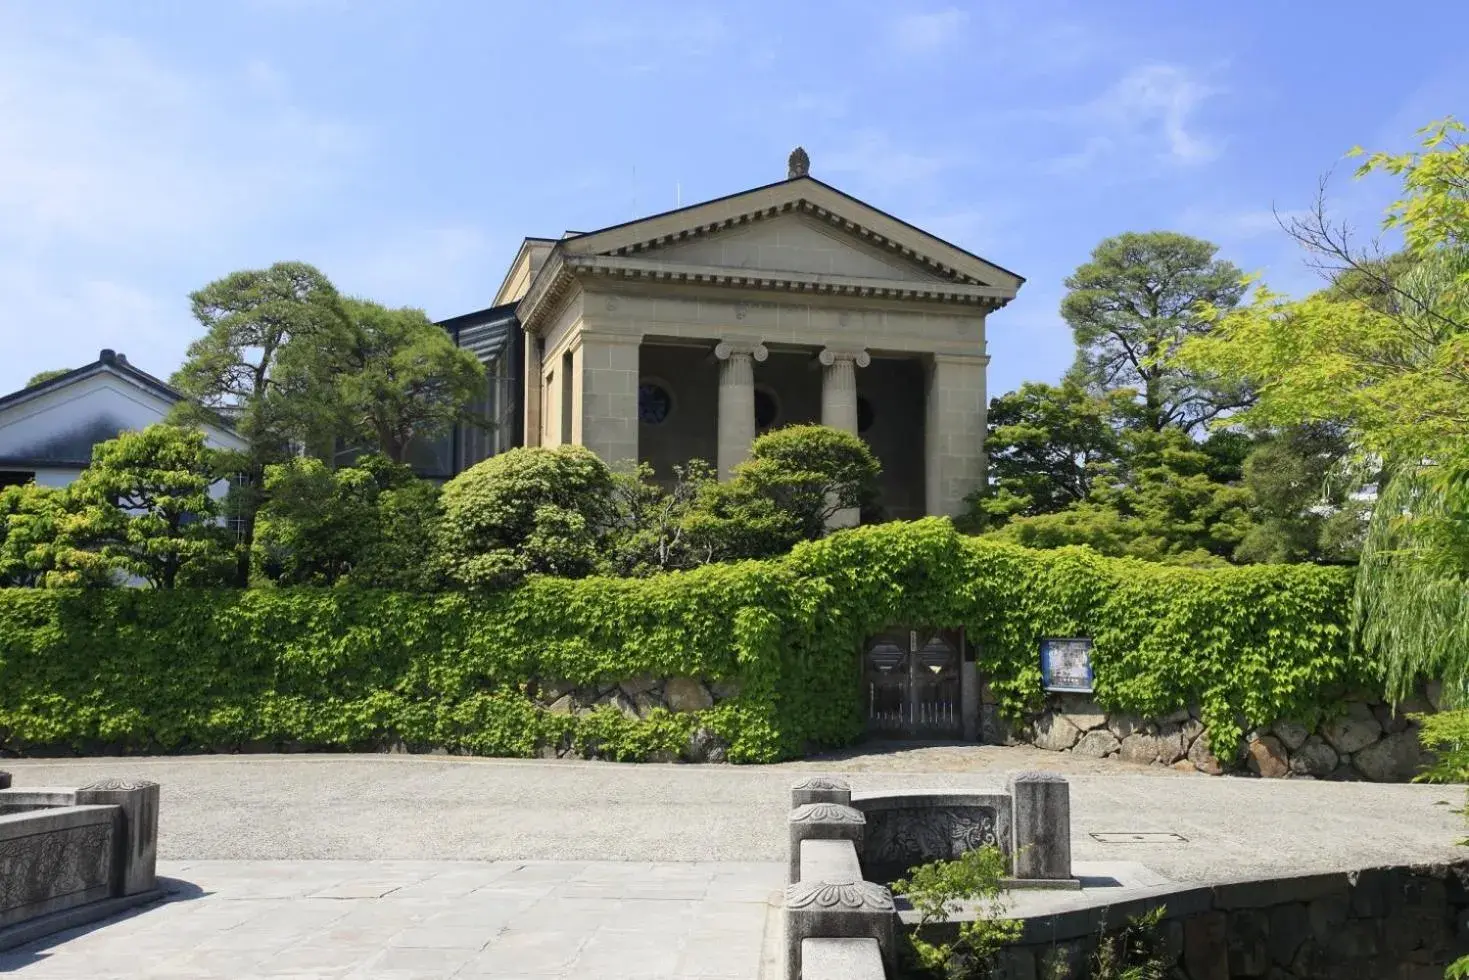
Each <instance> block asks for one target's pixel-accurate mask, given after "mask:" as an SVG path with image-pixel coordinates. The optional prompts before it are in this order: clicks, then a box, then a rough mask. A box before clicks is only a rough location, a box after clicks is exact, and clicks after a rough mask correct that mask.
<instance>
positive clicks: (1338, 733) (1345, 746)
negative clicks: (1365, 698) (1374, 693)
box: [1321, 701, 1382, 755]
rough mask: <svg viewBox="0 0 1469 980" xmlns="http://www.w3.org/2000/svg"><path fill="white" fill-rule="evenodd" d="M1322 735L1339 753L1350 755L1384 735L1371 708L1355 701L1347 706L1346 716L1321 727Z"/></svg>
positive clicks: (1334, 719)
mask: <svg viewBox="0 0 1469 980" xmlns="http://www.w3.org/2000/svg"><path fill="white" fill-rule="evenodd" d="M1321 735H1322V736H1323V737H1324V738H1325V739H1326V741H1328V742H1330V743H1331V747H1332V748H1334V749H1336V751H1337V752H1339V753H1341V754H1343V755H1350V754H1351V753H1353V752H1356V751H1357V750H1358V749H1365V748H1366V747H1367V746H1369V745H1371V744H1372V743H1373V742H1375V741H1377V739H1378V738H1379V737H1380V736H1381V735H1382V726H1381V725H1379V724H1378V723H1377V719H1376V718H1375V717H1373V715H1372V709H1371V708H1369V707H1367V705H1365V704H1363V703H1361V702H1360V701H1354V702H1352V703H1351V704H1349V705H1347V710H1346V713H1345V714H1344V715H1342V716H1341V717H1339V718H1333V719H1332V720H1331V721H1328V722H1327V723H1326V724H1324V725H1322V726H1321Z"/></svg>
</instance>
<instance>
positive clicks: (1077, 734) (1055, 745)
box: [1035, 711, 1081, 752]
mask: <svg viewBox="0 0 1469 980" xmlns="http://www.w3.org/2000/svg"><path fill="white" fill-rule="evenodd" d="M1079 738H1081V730H1080V729H1079V728H1077V727H1076V726H1075V725H1073V724H1072V723H1071V722H1069V721H1067V720H1066V716H1065V715H1058V714H1056V713H1054V712H1050V711H1048V712H1046V713H1045V714H1043V715H1041V716H1040V718H1038V719H1036V723H1035V746H1036V748H1038V749H1048V750H1050V751H1052V752H1065V751H1066V750H1067V749H1069V748H1071V747H1072V746H1073V745H1075V744H1076V741H1077V739H1079Z"/></svg>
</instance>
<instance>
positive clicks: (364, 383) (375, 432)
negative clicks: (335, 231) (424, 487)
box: [311, 299, 485, 463]
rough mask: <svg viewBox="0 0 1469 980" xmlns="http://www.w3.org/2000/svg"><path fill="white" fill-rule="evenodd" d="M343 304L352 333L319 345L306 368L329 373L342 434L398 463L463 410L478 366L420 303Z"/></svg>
mask: <svg viewBox="0 0 1469 980" xmlns="http://www.w3.org/2000/svg"><path fill="white" fill-rule="evenodd" d="M343 305H344V308H345V310H346V313H347V316H348V318H349V319H350V320H351V324H352V330H351V332H350V334H349V338H350V339H349V341H348V343H347V345H346V346H345V347H343V348H339V349H338V348H331V347H327V346H321V347H318V348H317V349H316V353H317V355H318V356H319V357H320V358H321V361H322V363H321V364H320V365H319V366H317V368H316V369H315V370H313V371H312V372H311V374H312V375H313V376H321V375H324V374H330V375H331V376H332V377H333V378H334V380H335V396H336V397H335V404H334V405H332V406H331V410H332V411H334V412H336V413H338V414H339V418H340V424H341V430H342V431H341V435H342V436H343V437H345V438H347V439H348V440H349V441H350V442H352V443H354V444H357V445H372V446H375V447H377V450H378V451H379V452H381V453H382V454H383V455H384V456H386V457H388V459H390V460H392V461H394V462H397V463H402V462H404V461H406V459H407V457H408V451H409V449H410V447H411V446H412V445H413V444H414V443H415V441H423V440H429V439H433V438H435V437H436V436H438V435H440V434H442V433H443V432H444V431H446V430H447V429H448V428H449V427H450V426H451V425H453V423H454V422H455V421H457V420H459V419H461V418H462V417H464V412H465V406H466V405H468V403H469V402H470V401H471V400H472V399H473V398H474V397H475V396H476V395H478V394H480V393H481V392H482V391H483V390H484V387H485V370H484V366H483V365H481V364H480V362H479V359H478V358H477V357H475V356H474V354H473V353H472V352H470V351H467V350H462V349H460V348H458V347H456V346H454V342H453V341H452V340H450V339H449V335H448V334H447V333H445V332H444V331H443V330H442V329H441V328H440V327H438V326H435V325H434V323H433V322H432V321H430V320H429V318H428V317H427V316H425V315H424V313H423V311H422V310H415V309H408V308H404V309H389V308H387V307H385V306H382V305H381V304H378V303H373V302H369V301H367V300H361V299H347V300H345V301H344V304H343Z"/></svg>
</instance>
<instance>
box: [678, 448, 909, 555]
mask: <svg viewBox="0 0 1469 980" xmlns="http://www.w3.org/2000/svg"><path fill="white" fill-rule="evenodd" d="M881 472H882V470H881V467H880V466H879V465H878V462H877V457H875V456H873V455H872V450H871V449H869V448H868V447H867V444H866V443H865V442H863V441H862V440H861V439H860V438H859V437H857V436H855V435H853V434H852V433H850V432H844V431H842V430H840V429H833V428H830V427H828V426H824V425H789V426H785V427H784V428H780V429H773V430H771V431H770V432H767V433H765V434H764V435H762V436H760V437H758V438H757V439H756V440H755V441H754V443H753V444H751V446H750V456H749V458H748V459H746V460H745V461H744V462H742V463H740V464H739V465H738V466H737V467H735V470H734V474H733V477H732V478H731V479H730V480H729V481H728V482H727V483H708V484H706V485H705V486H704V487H703V489H702V490H701V492H700V494H699V497H698V500H697V502H696V504H695V506H694V507H693V508H692V510H691V512H690V514H689V516H688V518H687V519H686V521H685V526H686V527H687V528H688V531H689V533H690V535H691V537H692V539H693V541H694V542H695V544H696V547H698V548H701V549H708V550H709V552H710V553H712V554H714V555H716V556H717V557H718V558H720V559H729V558H762V557H767V556H770V555H778V554H783V553H785V552H787V551H789V550H790V549H791V548H793V547H795V545H796V544H797V543H798V542H801V541H815V540H817V539H818V538H821V537H823V536H825V535H826V533H827V531H828V523H829V522H830V520H831V519H832V518H833V517H835V516H836V514H837V512H838V511H843V510H850V509H856V510H859V511H862V510H868V511H870V510H871V509H872V508H873V507H875V506H876V504H877V500H878V477H879V476H880V475H881Z"/></svg>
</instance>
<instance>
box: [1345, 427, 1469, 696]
mask: <svg viewBox="0 0 1469 980" xmlns="http://www.w3.org/2000/svg"><path fill="white" fill-rule="evenodd" d="M1352 611H1353V616H1354V618H1355V619H1356V621H1357V622H1358V623H1360V624H1361V631H1362V632H1361V639H1362V642H1363V643H1364V644H1365V645H1366V646H1367V647H1368V648H1369V649H1372V650H1376V651H1378V652H1380V653H1382V654H1383V655H1384V656H1383V659H1384V662H1385V664H1386V671H1387V685H1388V691H1389V693H1390V694H1391V695H1392V696H1393V697H1394V698H1395V699H1400V698H1406V697H1408V696H1410V695H1411V694H1412V693H1413V688H1414V685H1415V684H1416V683H1417V681H1418V680H1419V679H1420V678H1423V677H1431V678H1437V679H1439V680H1442V681H1443V685H1444V695H1445V698H1446V700H1448V701H1449V702H1450V703H1452V704H1456V705H1462V704H1464V703H1465V701H1466V697H1465V694H1466V692H1469V454H1465V455H1464V456H1463V457H1461V458H1457V459H1455V460H1451V461H1448V462H1446V463H1437V464H1434V465H1431V466H1413V467H1406V468H1404V469H1402V470H1400V471H1399V472H1398V473H1397V474H1395V475H1394V476H1393V478H1392V479H1390V480H1389V481H1388V482H1387V484H1386V485H1385V486H1384V487H1383V490H1382V493H1381V495H1380V496H1379V498H1378V501H1377V507H1376V509H1375V510H1374V512H1373V515H1372V521H1371V523H1370V524H1369V526H1368V531H1367V540H1366V545H1365V548H1364V550H1363V555H1362V563H1361V566H1360V567H1359V569H1358V572H1357V587H1356V591H1355V594H1354V597H1353V610H1352Z"/></svg>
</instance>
